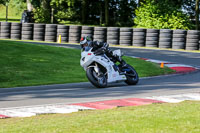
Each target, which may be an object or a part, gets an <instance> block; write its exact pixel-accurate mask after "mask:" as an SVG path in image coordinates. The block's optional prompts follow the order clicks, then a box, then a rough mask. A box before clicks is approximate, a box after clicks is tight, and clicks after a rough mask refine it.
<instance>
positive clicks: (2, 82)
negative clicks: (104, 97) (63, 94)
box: [0, 40, 174, 88]
mask: <svg viewBox="0 0 200 133" xmlns="http://www.w3.org/2000/svg"><path fill="white" fill-rule="evenodd" d="M80 57H81V55H80V50H77V49H67V48H60V47H53V46H44V45H37V44H30V43H24V42H17V41H9V40H0V68H1V69H0V75H1V76H0V88H3V87H17V86H32V85H44V84H61V83H74V82H86V81H88V80H87V78H86V75H85V72H84V70H83V68H82V67H81V66H80ZM124 59H125V60H126V61H127V63H129V64H131V65H132V66H134V67H135V69H136V71H137V72H138V74H139V76H140V77H148V76H155V75H162V74H168V73H172V72H174V71H173V70H171V69H169V68H164V69H161V68H159V65H157V64H154V63H150V62H146V61H143V60H140V59H133V58H130V57H124Z"/></svg>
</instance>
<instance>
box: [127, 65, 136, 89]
mask: <svg viewBox="0 0 200 133" xmlns="http://www.w3.org/2000/svg"><path fill="white" fill-rule="evenodd" d="M125 69H126V70H127V71H126V79H127V80H126V81H125V83H127V84H128V85H136V84H137V83H138V81H139V76H138V74H137V72H136V71H135V69H134V68H133V67H132V66H131V65H129V64H127V65H126V67H125Z"/></svg>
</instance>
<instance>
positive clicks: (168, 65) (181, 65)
mask: <svg viewBox="0 0 200 133" xmlns="http://www.w3.org/2000/svg"><path fill="white" fill-rule="evenodd" d="M165 66H167V67H192V66H190V65H183V64H165ZM192 68H193V67H192Z"/></svg>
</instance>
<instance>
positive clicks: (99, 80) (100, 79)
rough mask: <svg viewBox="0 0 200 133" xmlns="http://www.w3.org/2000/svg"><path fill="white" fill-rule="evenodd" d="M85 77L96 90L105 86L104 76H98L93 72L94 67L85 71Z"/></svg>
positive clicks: (105, 79)
mask: <svg viewBox="0 0 200 133" xmlns="http://www.w3.org/2000/svg"><path fill="white" fill-rule="evenodd" d="M86 75H87V78H88V80H89V81H90V82H91V83H92V84H93V85H94V86H96V87H98V88H105V87H106V86H107V78H106V76H105V75H104V74H103V73H101V74H98V73H97V72H95V70H94V67H89V68H87V70H86Z"/></svg>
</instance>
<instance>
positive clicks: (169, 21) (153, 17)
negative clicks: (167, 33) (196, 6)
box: [134, 0, 192, 29]
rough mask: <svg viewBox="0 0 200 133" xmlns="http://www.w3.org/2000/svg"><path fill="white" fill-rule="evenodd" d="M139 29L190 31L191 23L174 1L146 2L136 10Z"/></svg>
mask: <svg viewBox="0 0 200 133" xmlns="http://www.w3.org/2000/svg"><path fill="white" fill-rule="evenodd" d="M134 21H135V23H136V24H137V27H143V28H156V29H161V28H162V29H190V28H192V27H191V26H192V24H191V21H190V20H189V17H188V15H187V14H184V13H183V11H182V10H181V6H180V5H179V4H177V3H175V2H174V1H173V0H163V1H160V0H146V1H145V3H142V4H141V6H140V7H139V8H138V9H137V10H136V18H135V19H134Z"/></svg>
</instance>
